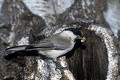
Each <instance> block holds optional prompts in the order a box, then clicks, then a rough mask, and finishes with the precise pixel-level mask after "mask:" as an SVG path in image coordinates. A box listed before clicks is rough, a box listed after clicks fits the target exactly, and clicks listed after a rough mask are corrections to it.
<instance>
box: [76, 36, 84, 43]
mask: <svg viewBox="0 0 120 80" xmlns="http://www.w3.org/2000/svg"><path fill="white" fill-rule="evenodd" d="M76 39H78V40H81V42H84V41H85V40H86V39H85V37H81V36H80V35H77V37H76Z"/></svg>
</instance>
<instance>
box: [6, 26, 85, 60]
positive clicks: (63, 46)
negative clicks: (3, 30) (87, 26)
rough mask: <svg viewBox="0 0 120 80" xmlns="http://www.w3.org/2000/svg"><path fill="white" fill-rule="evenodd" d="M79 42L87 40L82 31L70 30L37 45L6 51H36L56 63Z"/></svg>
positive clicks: (12, 48) (11, 48) (14, 47)
mask: <svg viewBox="0 0 120 80" xmlns="http://www.w3.org/2000/svg"><path fill="white" fill-rule="evenodd" d="M77 40H80V41H81V42H83V41H84V40H85V38H84V37H82V34H81V31H80V29H78V28H76V29H74V28H68V29H65V30H63V31H61V32H59V33H56V34H53V35H51V36H49V37H47V38H45V39H43V40H42V41H40V42H38V43H36V44H30V45H20V46H13V47H10V48H7V49H6V51H9V52H13V53H14V52H19V51H26V52H27V51H33V50H34V51H38V53H39V54H41V55H43V56H45V57H48V58H52V59H53V60H54V61H56V59H57V58H58V57H60V56H62V55H64V54H66V53H68V52H69V51H71V50H72V49H73V48H74V46H75V43H76V41H77Z"/></svg>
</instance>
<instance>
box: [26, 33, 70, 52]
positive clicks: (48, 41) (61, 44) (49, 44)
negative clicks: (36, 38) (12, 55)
mask: <svg viewBox="0 0 120 80" xmlns="http://www.w3.org/2000/svg"><path fill="white" fill-rule="evenodd" d="M54 36H55V37H54ZM68 47H69V44H68V42H66V41H64V40H62V39H61V38H60V37H59V36H58V37H57V36H56V35H53V36H51V37H49V38H45V39H44V40H43V41H41V42H39V43H38V44H34V45H33V47H31V48H29V47H28V48H26V49H27V50H30V49H36V50H37V49H42V50H64V49H66V48H68Z"/></svg>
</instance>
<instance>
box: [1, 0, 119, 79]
mask: <svg viewBox="0 0 120 80" xmlns="http://www.w3.org/2000/svg"><path fill="white" fill-rule="evenodd" d="M36 1H37V0H24V1H23V0H4V2H3V3H2V4H3V6H2V8H1V14H0V16H1V20H0V21H1V22H0V25H1V26H0V33H1V35H0V36H1V38H0V40H1V41H0V44H1V46H0V52H1V53H0V55H1V57H0V64H1V66H0V79H3V80H7V79H11V80H117V79H118V78H119V73H118V72H119V64H118V53H119V52H118V41H117V39H116V38H115V37H114V36H113V34H112V32H111V30H110V29H109V28H108V25H107V24H106V23H105V21H104V18H103V15H102V11H103V9H104V7H105V2H104V0H101V1H98V0H91V1H89V0H75V1H74V0H67V1H68V2H69V3H67V2H64V0H58V2H59V5H58V2H57V1H55V0H52V1H53V2H54V5H51V4H53V2H52V3H51V2H50V1H49V0H43V1H42V0H41V1H38V3H40V2H41V3H40V4H42V5H44V6H45V8H44V7H43V6H40V5H39V4H37V3H36ZM70 1H71V2H70ZM1 2H2V0H1ZM32 2H34V3H33V4H34V5H37V6H35V7H34V8H33V9H32V7H30V6H34V5H32ZM62 2H64V3H62ZM66 3H67V4H69V5H68V6H65V5H63V4H66ZM103 3H104V4H103ZM61 5H62V6H61ZM46 6H47V8H46ZM41 7H42V8H41ZM62 7H63V8H62ZM64 7H65V9H64ZM39 9H40V10H39ZM48 9H49V10H51V13H50V12H49V10H48ZM55 9H57V10H56V12H54V11H55ZM60 9H61V10H60ZM52 11H53V12H52ZM59 12H60V13H59ZM40 13H45V14H40ZM56 16H57V17H56ZM66 27H81V31H82V34H83V35H84V36H85V38H86V41H85V42H84V43H82V44H79V43H77V44H76V46H75V48H74V49H73V50H72V51H70V52H69V53H67V54H66V55H65V56H66V58H65V57H64V56H63V57H60V58H59V59H58V61H57V63H54V62H53V61H52V60H49V59H44V57H42V56H38V55H36V54H35V53H36V52H34V51H33V52H29V55H28V54H27V55H22V56H15V55H14V56H12V57H10V58H9V60H6V59H5V57H4V56H6V55H8V54H10V53H5V52H4V51H3V50H4V49H5V48H6V47H8V46H14V45H25V44H35V43H37V42H38V41H39V40H41V39H44V38H45V37H47V36H50V35H51V34H52V33H54V32H55V31H56V30H57V29H59V30H58V31H60V30H61V29H64V28H66ZM59 67H60V68H59Z"/></svg>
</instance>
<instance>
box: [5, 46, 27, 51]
mask: <svg viewBox="0 0 120 80" xmlns="http://www.w3.org/2000/svg"><path fill="white" fill-rule="evenodd" d="M26 47H27V45H22V46H14V47H10V48H7V49H6V51H23V50H25V49H26Z"/></svg>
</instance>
